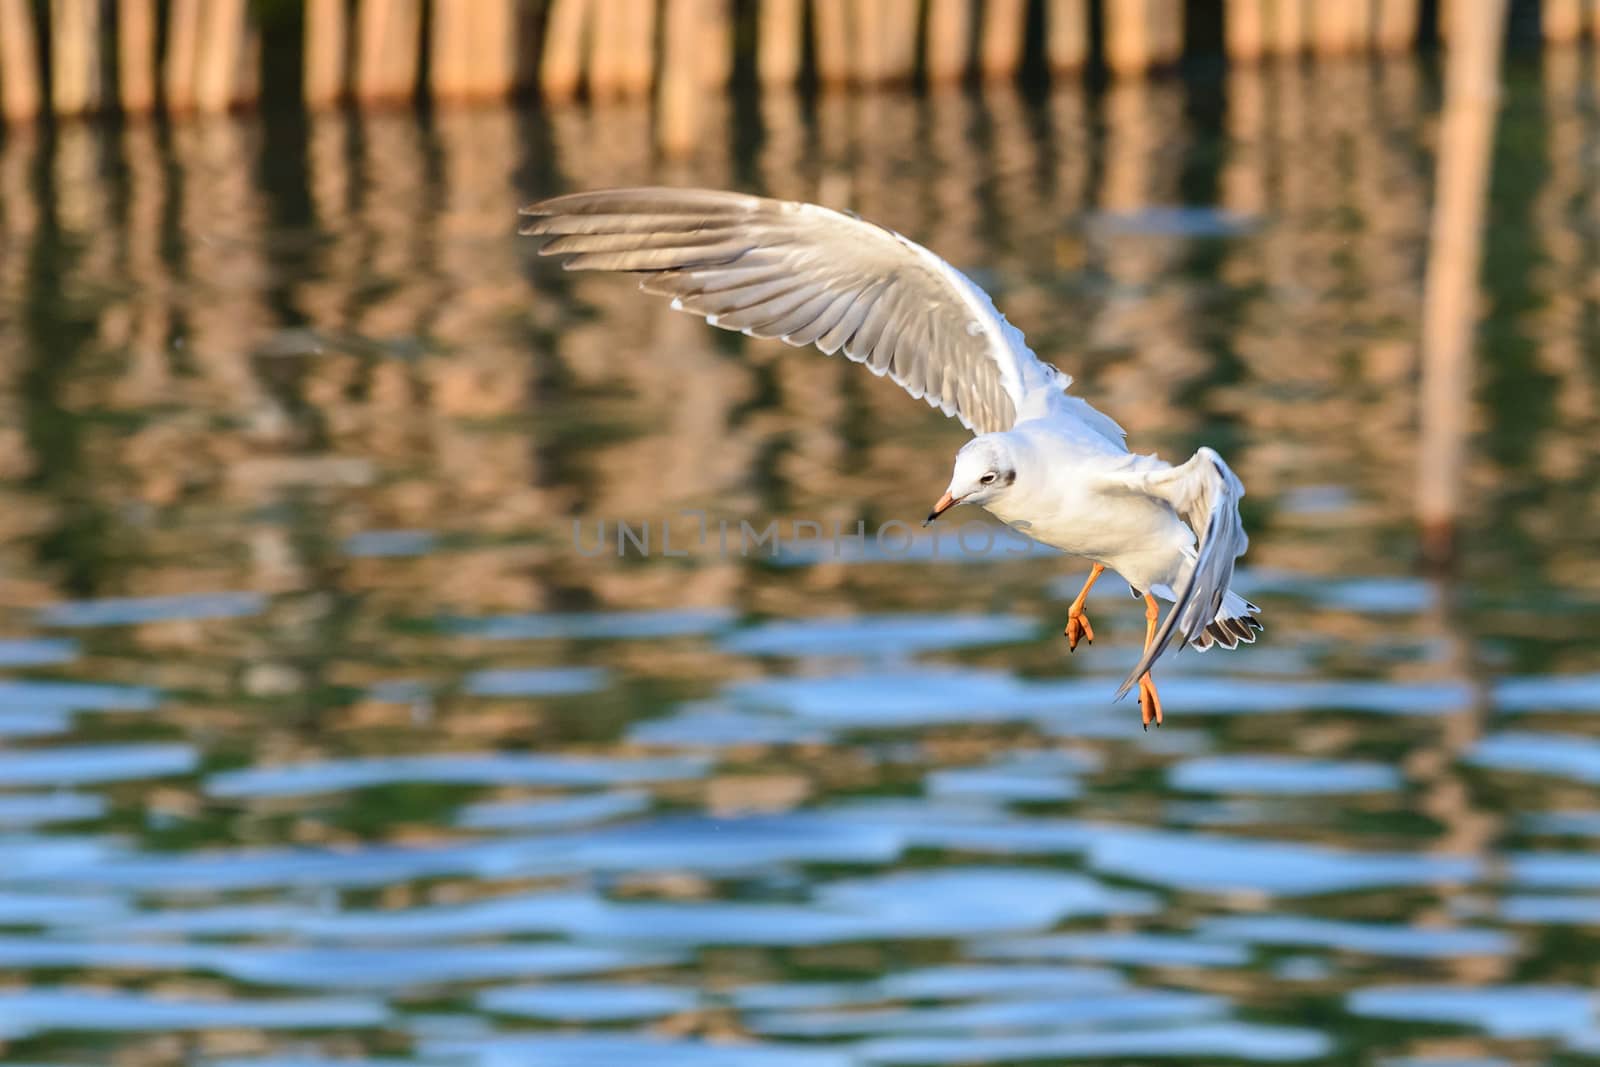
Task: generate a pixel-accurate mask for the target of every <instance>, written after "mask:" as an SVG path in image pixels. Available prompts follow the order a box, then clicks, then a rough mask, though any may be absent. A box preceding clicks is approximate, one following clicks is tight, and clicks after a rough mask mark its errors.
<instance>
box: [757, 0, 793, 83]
mask: <svg viewBox="0 0 1600 1067" xmlns="http://www.w3.org/2000/svg"><path fill="white" fill-rule="evenodd" d="M804 15H805V10H804V7H803V6H802V4H801V0H767V3H765V4H762V5H761V7H760V8H759V9H758V12H757V20H756V76H757V77H758V78H759V79H760V81H761V84H762V85H774V86H779V85H793V84H794V83H795V79H796V78H798V77H799V76H800V58H801V52H802V51H803V49H802V45H803V44H804V42H803V41H802V40H801V37H800V35H801V34H802V33H803V32H804V31H805V20H804Z"/></svg>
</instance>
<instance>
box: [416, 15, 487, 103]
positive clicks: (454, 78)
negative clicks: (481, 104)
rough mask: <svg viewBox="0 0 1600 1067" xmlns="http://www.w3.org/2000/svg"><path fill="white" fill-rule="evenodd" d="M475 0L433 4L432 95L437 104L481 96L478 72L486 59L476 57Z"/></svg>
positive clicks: (429, 64)
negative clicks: (480, 64) (478, 68)
mask: <svg viewBox="0 0 1600 1067" xmlns="http://www.w3.org/2000/svg"><path fill="white" fill-rule="evenodd" d="M475 8H476V5H475V4H474V3H473V0H433V24H432V26H431V27H430V28H429V33H428V81H429V84H428V92H429V93H430V95H432V96H433V97H434V99H436V100H461V99H464V98H467V97H472V96H476V95H477V91H478V88H479V85H478V74H477V71H476V70H475V69H474V67H476V66H477V65H478V64H479V63H481V62H483V57H480V56H475V55H473V45H474V44H475V43H476V42H475V41H474V36H475V33H474V29H473V22H474V19H475V16H476V15H477V14H478V11H477V10H475Z"/></svg>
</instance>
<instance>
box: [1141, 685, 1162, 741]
mask: <svg viewBox="0 0 1600 1067" xmlns="http://www.w3.org/2000/svg"><path fill="white" fill-rule="evenodd" d="M1139 717H1140V718H1141V719H1142V720H1143V721H1144V728H1145V729H1146V730H1149V729H1150V723H1151V722H1152V721H1154V722H1155V724H1156V729H1158V730H1159V729H1161V697H1160V696H1159V695H1157V693H1156V683H1154V682H1152V681H1151V680H1150V676H1149V675H1148V674H1146V675H1144V676H1143V677H1142V678H1140V679H1139Z"/></svg>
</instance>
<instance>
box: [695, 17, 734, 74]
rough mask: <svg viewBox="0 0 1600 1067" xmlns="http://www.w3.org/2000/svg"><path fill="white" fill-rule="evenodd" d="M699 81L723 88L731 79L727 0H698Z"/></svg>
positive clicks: (731, 40)
mask: <svg viewBox="0 0 1600 1067" xmlns="http://www.w3.org/2000/svg"><path fill="white" fill-rule="evenodd" d="M696 47H698V48H699V50H700V53H699V57H698V59H697V62H698V63H699V65H700V84H701V85H703V86H705V87H706V88H707V89H714V90H716V91H717V92H719V93H720V92H722V91H723V90H724V89H726V88H727V87H728V82H729V81H731V80H732V79H733V7H732V5H731V3H730V0H700V43H699V44H698V45H697V46H696Z"/></svg>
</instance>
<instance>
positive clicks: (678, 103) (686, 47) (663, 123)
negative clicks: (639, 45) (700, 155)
mask: <svg viewBox="0 0 1600 1067" xmlns="http://www.w3.org/2000/svg"><path fill="white" fill-rule="evenodd" d="M704 2H705V0H666V7H665V10H664V12H663V15H662V18H663V25H662V34H661V44H662V48H661V53H662V54H661V91H660V93H659V95H658V97H657V101H656V105H657V108H658V112H657V115H656V140H657V143H658V144H659V145H660V146H661V150H662V152H664V153H666V154H667V155H669V156H684V155H688V154H689V152H690V151H692V150H693V148H694V146H695V142H696V140H697V136H698V133H699V128H700V108H701V106H702V103H703V99H704V92H703V89H702V85H701V77H700V71H699V69H698V58H699V57H698V54H697V53H698V52H699V49H700V41H701V36H700V32H701V31H700V21H701V17H702V15H703V12H702V10H701V5H702V4H703V3H704Z"/></svg>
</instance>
